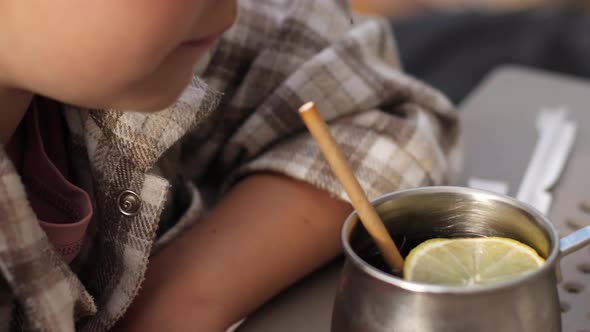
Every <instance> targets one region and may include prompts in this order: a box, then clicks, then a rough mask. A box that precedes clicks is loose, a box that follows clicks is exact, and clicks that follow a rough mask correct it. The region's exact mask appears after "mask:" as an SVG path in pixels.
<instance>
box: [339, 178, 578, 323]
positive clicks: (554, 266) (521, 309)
mask: <svg viewBox="0 0 590 332" xmlns="http://www.w3.org/2000/svg"><path fill="white" fill-rule="evenodd" d="M373 203H374V205H375V206H376V208H377V211H378V213H379V214H380V216H381V217H382V219H383V221H384V223H385V225H386V227H387V229H388V231H389V232H390V233H391V234H392V236H393V237H394V238H396V239H397V242H398V246H400V243H399V242H401V241H402V239H403V240H408V239H426V238H432V237H456V236H468V235H470V234H473V235H480V236H502V237H508V238H512V239H515V240H518V241H521V242H523V243H526V244H527V245H529V246H531V247H532V248H534V249H535V250H537V252H538V253H539V255H541V256H542V257H544V258H545V259H546V263H545V264H544V265H543V266H542V267H540V268H539V269H537V270H534V271H531V272H528V273H526V274H524V275H522V276H519V277H516V278H514V279H511V280H508V281H505V282H501V283H497V284H490V285H480V286H470V287H459V286H442V285H427V284H421V283H414V282H409V281H405V280H403V279H401V278H398V277H395V276H393V275H390V274H388V273H385V272H383V271H381V270H380V269H378V268H376V267H374V266H372V265H371V264H369V263H367V262H366V261H364V260H363V259H362V258H361V256H362V253H364V252H366V250H367V248H369V247H370V246H371V245H372V240H371V239H370V238H369V236H368V234H367V232H366V231H365V229H364V228H363V226H362V224H361V223H359V222H358V218H357V216H356V214H354V213H353V214H351V215H350V216H349V217H348V219H347V220H346V222H345V224H344V226H343V230H342V243H343V246H344V252H345V255H346V263H345V265H344V269H343V272H342V275H341V279H340V283H339V287H338V290H337V294H336V298H335V303H334V309H333V315H332V332H385V331H387V332H462V331H465V332H475V331H478V332H498V331H502V332H510V331H515V332H516V331H518V332H541V331H542V332H558V331H561V320H560V305H559V299H558V293H557V287H556V286H557V283H558V272H559V266H558V263H559V259H560V257H561V256H563V255H565V254H568V253H570V252H573V251H575V250H576V249H579V248H580V247H582V246H584V245H586V244H588V243H589V242H590V227H587V228H583V229H581V230H579V231H577V232H575V233H573V234H571V235H569V236H567V237H566V238H563V239H561V240H560V239H559V237H558V235H557V232H556V230H555V229H554V227H553V226H552V225H551V223H550V222H549V220H548V219H547V218H546V217H545V216H543V215H542V214H541V213H539V212H538V211H537V210H535V209H534V208H532V207H530V206H528V205H526V204H524V203H521V202H519V201H517V200H515V199H513V198H510V197H507V196H502V195H497V194H493V193H489V192H484V191H480V190H475V189H469V188H461V187H425V188H418V189H411V190H406V191H400V192H396V193H392V194H388V195H386V196H384V197H381V198H379V199H377V200H375V201H374V202H373ZM402 249H403V248H402ZM402 251H403V250H402Z"/></svg>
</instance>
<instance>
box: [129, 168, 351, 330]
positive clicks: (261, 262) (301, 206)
mask: <svg viewBox="0 0 590 332" xmlns="http://www.w3.org/2000/svg"><path fill="white" fill-rule="evenodd" d="M350 211H351V208H350V206H349V205H348V204H347V203H344V202H342V201H339V200H336V199H334V198H332V197H330V196H329V195H328V194H327V193H326V192H324V191H321V190H319V189H316V188H315V187H313V186H311V185H309V184H306V183H303V182H299V181H296V180H292V179H289V178H286V177H283V176H280V175H276V174H259V175H252V176H250V177H248V178H246V179H244V180H243V181H241V182H240V183H239V184H238V185H237V186H236V187H235V188H234V189H233V190H232V191H231V192H230V193H229V194H228V195H227V196H226V197H225V198H224V199H223V200H222V201H221V202H220V203H219V205H218V206H217V207H216V208H214V209H213V211H212V212H211V214H209V215H208V217H207V218H205V220H203V221H202V222H200V223H199V224H197V225H196V226H195V227H193V228H192V229H191V230H190V231H189V232H188V233H187V234H185V235H184V236H182V237H181V238H180V239H179V240H177V241H175V242H174V243H172V244H171V245H170V246H169V247H167V248H166V249H164V250H163V251H162V252H160V253H159V254H158V255H157V256H155V257H154V259H153V260H152V261H151V262H150V265H149V268H148V273H147V279H146V281H145V283H144V285H143V289H142V291H141V292H140V295H139V297H138V298H137V299H136V300H135V301H134V303H133V305H132V307H131V309H130V311H129V312H128V313H127V315H126V317H125V319H124V321H123V322H122V323H121V324H120V325H119V328H120V331H129V332H131V331H142V332H147V331H207V332H221V331H224V329H225V328H227V327H228V326H229V325H230V324H231V323H233V322H235V321H237V320H239V319H240V318H242V317H244V316H245V315H247V314H248V313H249V312H251V311H253V310H254V309H256V308H257V307H258V306H259V305H260V304H261V303H263V302H264V301H266V300H267V299H269V298H270V297H271V296H272V295H273V294H276V293H277V292H278V291H280V290H281V289H283V288H284V287H286V286H287V285H289V284H291V283H292V282H294V281H295V280H297V279H298V278H300V277H301V276H303V275H305V274H306V273H308V272H310V271H312V270H313V269H314V268H316V267H317V266H318V265H320V264H322V263H325V262H326V261H328V260H329V259H331V258H332V257H334V256H335V255H336V254H337V253H338V252H339V249H340V240H339V235H340V232H339V230H340V226H341V224H342V222H343V221H344V219H345V218H346V216H347V215H348V214H349V213H350ZM171 271H174V273H171Z"/></svg>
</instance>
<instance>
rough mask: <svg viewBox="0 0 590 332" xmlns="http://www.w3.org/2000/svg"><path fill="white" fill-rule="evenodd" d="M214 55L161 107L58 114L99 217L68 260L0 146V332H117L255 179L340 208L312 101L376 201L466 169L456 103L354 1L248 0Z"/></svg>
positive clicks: (77, 175)
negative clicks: (173, 261) (272, 180)
mask: <svg viewBox="0 0 590 332" xmlns="http://www.w3.org/2000/svg"><path fill="white" fill-rule="evenodd" d="M210 55H211V56H210V57H209V58H208V59H206V60H204V61H203V63H202V64H201V65H202V66H201V68H200V69H199V71H198V74H197V75H196V76H195V80H194V82H193V83H192V84H191V85H190V86H189V87H188V88H187V90H186V92H185V93H184V94H183V96H182V97H181V98H180V99H179V100H178V102H176V103H175V104H174V105H172V106H171V107H169V108H168V109H166V110H164V111H162V112H158V113H152V114H144V113H132V112H120V111H115V110H86V109H79V108H75V107H64V108H65V109H64V114H65V118H66V121H67V124H68V129H69V142H68V150H69V156H70V158H71V163H72V165H73V166H74V167H73V168H74V169H75V170H77V171H76V173H75V174H74V175H75V179H74V182H75V183H76V184H77V185H79V186H81V187H82V188H84V189H85V190H86V191H88V192H89V194H90V196H91V198H92V200H93V204H94V211H95V213H94V217H93V220H92V222H91V225H90V226H89V229H88V234H87V240H86V241H85V245H84V247H83V249H82V252H81V253H80V254H79V256H78V257H77V259H76V260H75V261H74V262H73V263H72V264H71V265H66V264H65V263H64V262H63V261H62V260H61V258H60V256H59V254H57V253H56V252H55V250H54V249H53V248H52V246H51V244H50V243H49V242H48V240H47V237H46V236H45V234H44V233H43V231H42V230H41V228H40V227H39V224H38V221H37V218H36V216H35V214H34V212H33V211H32V210H31V208H30V206H29V203H28V202H27V198H26V194H25V190H24V188H23V185H22V183H21V182H20V179H19V176H18V174H17V172H16V171H15V169H14V168H13V166H12V163H11V161H10V160H9V159H8V157H7V156H6V154H5V152H4V151H3V149H1V148H0V330H8V329H10V328H11V327H12V328H13V329H18V328H23V329H26V330H32V331H72V330H80V331H105V330H108V329H109V328H111V327H112V326H113V325H114V323H115V322H116V320H117V319H119V318H120V317H121V316H122V315H123V314H124V312H125V310H126V309H127V307H128V306H129V304H130V303H131V301H132V300H133V298H134V296H135V295H136V294H137V292H138V289H139V287H140V284H141V282H142V280H143V278H144V273H145V271H146V266H147V263H148V260H149V257H150V254H151V253H153V252H154V250H156V249H157V248H158V247H160V246H162V245H164V244H165V243H166V242H168V241H171V240H173V239H174V237H175V236H176V235H177V234H179V233H181V232H182V231H183V230H184V229H186V227H189V226H190V225H191V224H192V223H194V222H196V221H198V220H199V217H200V216H201V214H202V213H203V211H205V209H206V206H207V202H213V201H215V200H217V199H219V198H220V197H222V192H223V190H220V188H223V187H228V186H230V185H231V183H233V182H234V181H235V180H237V179H238V178H239V177H243V176H247V175H248V174H250V173H252V172H258V171H272V172H279V173H282V174H286V175H288V176H291V177H293V178H297V179H301V180H303V181H307V182H309V183H312V184H314V185H316V186H317V187H319V188H323V189H325V190H327V191H329V192H331V193H332V194H334V195H335V196H337V197H340V198H342V199H346V195H345V194H344V192H343V191H342V189H341V188H340V186H339V185H338V183H337V181H336V180H335V178H334V177H333V176H332V173H331V171H330V169H329V167H328V166H327V164H326V163H325V162H324V160H323V158H322V156H321V154H320V152H319V149H318V147H317V146H316V144H315V143H314V141H313V140H312V138H311V137H310V135H309V134H308V133H307V131H306V130H305V128H304V125H303V123H302V122H301V121H300V119H299V118H298V113H297V109H298V107H299V106H300V105H301V104H303V103H304V102H307V101H310V100H313V101H315V102H317V104H318V108H319V110H320V112H321V114H322V116H323V117H324V118H325V119H326V120H327V121H328V123H329V125H330V128H331V130H332V133H333V134H334V136H335V138H336V140H337V141H338V142H339V143H340V144H341V146H342V148H343V151H344V153H345V155H346V156H347V158H348V159H349V161H350V163H351V164H352V166H353V169H354V171H355V172H356V175H357V176H358V178H359V180H360V183H361V184H362V186H363V187H364V188H365V190H366V191H367V193H368V195H369V196H370V197H371V198H374V197H376V196H379V195H381V194H383V193H386V192H390V191H395V190H399V189H403V188H410V187H417V186H424V185H435V184H444V183H446V182H448V181H449V176H451V175H452V174H455V173H456V172H457V171H458V168H459V167H458V166H459V164H460V153H459V145H460V144H459V142H460V134H459V127H458V122H457V114H456V113H455V111H454V109H453V107H452V105H451V104H450V103H449V102H448V101H447V99H446V98H445V97H443V96H442V95H440V94H439V93H438V92H436V91H434V90H433V89H431V88H429V87H428V86H426V85H424V84H422V83H420V82H418V81H416V80H415V79H413V78H411V77H409V76H406V75H405V74H404V73H402V72H401V71H400V64H399V62H398V57H397V54H396V50H395V46H394V41H393V37H392V35H391V33H390V32H389V27H388V25H387V23H386V22H381V21H378V20H374V19H361V18H357V19H355V22H354V23H351V18H350V11H349V8H348V5H347V4H346V3H345V1H328V0H321V1H318V0H298V1H290V0H244V1H241V3H240V13H239V16H238V20H237V22H236V24H235V26H234V27H233V28H232V29H231V30H230V31H228V32H227V33H226V34H225V35H224V36H223V37H222V39H221V40H220V41H219V42H218V44H217V45H216V47H215V48H214V50H212V52H211V54H210ZM204 83H206V85H205V84H204ZM126 190H131V191H133V192H135V193H137V194H138V196H139V198H140V200H141V202H142V205H141V208H140V210H139V212H138V213H137V214H135V215H132V216H127V215H124V214H122V213H121V212H120V208H119V205H120V202H119V201H118V200H119V195H120V194H121V193H122V192H125V191H126ZM178 211H184V213H183V214H179V213H178ZM164 224H167V225H169V226H164ZM162 230H166V232H163V234H160V233H161V232H162ZM157 232H158V234H159V235H161V236H158V237H157V239H158V240H156V233H157Z"/></svg>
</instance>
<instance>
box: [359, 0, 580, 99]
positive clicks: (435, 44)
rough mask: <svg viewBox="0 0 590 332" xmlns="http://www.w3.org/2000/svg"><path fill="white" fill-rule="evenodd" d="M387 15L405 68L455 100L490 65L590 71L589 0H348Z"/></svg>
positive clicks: (577, 72)
mask: <svg viewBox="0 0 590 332" xmlns="http://www.w3.org/2000/svg"><path fill="white" fill-rule="evenodd" d="M352 5H353V8H354V10H355V11H357V12H359V13H363V14H369V15H380V16H384V17H386V18H388V19H389V20H390V22H391V26H392V28H393V31H394V34H395V38H396V40H397V43H398V47H399V51H400V55H401V58H402V63H403V66H404V70H405V71H406V72H408V73H410V74H412V75H413V76H416V77H418V78H420V79H422V80H424V81H426V82H428V83H430V84H431V85H433V86H435V87H437V88H438V89H440V90H442V91H443V92H444V93H445V94H446V95H447V96H448V97H450V98H451V99H452V100H453V101H454V102H456V103H460V102H461V101H462V100H463V99H464V98H465V96H466V95H467V94H468V93H469V92H470V91H471V90H472V89H473V88H474V87H475V86H476V85H477V84H478V83H479V82H480V81H481V80H482V79H483V78H484V77H485V76H486V75H487V74H488V73H489V72H490V71H492V70H493V69H494V68H497V67H498V66H501V65H506V64H518V65H524V66H528V67H534V68H540V69H546V70H550V71H555V72H560V73H565V74H570V75H574V76H577V77H582V78H590V61H589V60H588V59H590V0H352Z"/></svg>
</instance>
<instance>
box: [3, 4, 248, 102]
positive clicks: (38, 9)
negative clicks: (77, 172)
mask: <svg viewBox="0 0 590 332" xmlns="http://www.w3.org/2000/svg"><path fill="white" fill-rule="evenodd" d="M236 11H237V5H236V0H86V1H80V0H0V86H1V85H6V84H8V85H9V86H11V87H15V88H20V89H26V90H29V91H31V92H33V93H37V94H41V95H45V96H47V97H50V98H54V99H57V100H60V101H62V102H66V103H71V104H75V105H79V106H85V107H93V108H118V109H128V110H141V111H150V110H159V109H162V108H164V107H166V106H168V105H169V104H171V103H172V102H174V100H175V99H176V98H177V97H178V95H179V94H180V93H181V92H182V91H183V89H184V88H185V87H186V85H187V84H188V82H189V81H190V79H191V76H192V75H191V72H192V67H193V65H194V64H195V62H196V61H197V60H198V59H199V58H200V57H202V56H203V55H204V54H205V52H206V51H207V49H208V48H209V47H210V46H211V44H212V40H214V39H215V38H216V37H218V36H219V34H220V33H222V32H223V31H224V30H226V29H227V28H228V27H229V26H230V25H231V24H232V23H233V21H234V19H235V16H236Z"/></svg>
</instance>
